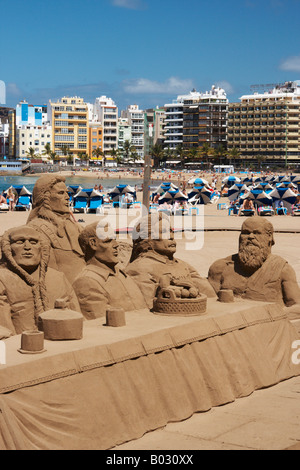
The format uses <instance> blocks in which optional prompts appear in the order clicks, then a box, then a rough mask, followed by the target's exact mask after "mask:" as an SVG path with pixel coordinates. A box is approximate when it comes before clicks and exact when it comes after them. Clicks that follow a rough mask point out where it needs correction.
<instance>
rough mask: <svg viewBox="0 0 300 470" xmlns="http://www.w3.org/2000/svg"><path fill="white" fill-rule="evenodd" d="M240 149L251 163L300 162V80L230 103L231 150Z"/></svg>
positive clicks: (245, 96) (243, 156)
mask: <svg viewBox="0 0 300 470" xmlns="http://www.w3.org/2000/svg"><path fill="white" fill-rule="evenodd" d="M232 148H236V149H238V150H239V152H240V154H241V159H242V160H243V161H244V162H245V163H246V162H248V163H251V161H253V160H255V159H256V158H257V157H258V156H260V157H263V159H264V160H265V164H268V162H269V163H272V164H277V165H281V166H285V165H286V164H287V163H293V164H299V163H300V81H294V82H285V83H284V84H278V85H276V86H275V87H274V88H272V89H270V90H268V91H266V92H264V93H258V92H256V93H253V94H249V95H244V96H242V97H241V98H240V102H239V103H230V105H229V111H228V149H229V150H230V149H232Z"/></svg>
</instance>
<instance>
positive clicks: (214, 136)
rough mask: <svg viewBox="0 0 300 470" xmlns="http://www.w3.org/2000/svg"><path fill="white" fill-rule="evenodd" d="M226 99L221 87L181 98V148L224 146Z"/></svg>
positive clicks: (213, 87)
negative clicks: (205, 145) (205, 144)
mask: <svg viewBox="0 0 300 470" xmlns="http://www.w3.org/2000/svg"><path fill="white" fill-rule="evenodd" d="M227 111H228V99H227V96H226V93H225V91H224V90H223V89H222V88H217V87H215V86H212V88H211V90H210V91H206V92H205V93H199V94H196V93H191V95H190V96H187V97H185V98H184V100H183V139H182V140H183V149H184V150H189V149H192V148H198V147H199V146H200V147H201V146H202V145H203V144H204V143H207V144H208V145H209V146H210V147H211V148H216V147H218V146H220V145H221V146H223V147H224V148H225V147H226V137H227V136H226V127H227Z"/></svg>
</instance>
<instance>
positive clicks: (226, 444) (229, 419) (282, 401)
mask: <svg viewBox="0 0 300 470" xmlns="http://www.w3.org/2000/svg"><path fill="white" fill-rule="evenodd" d="M222 202H226V200H225V199H224V201H223V199H222ZM27 217H28V212H13V213H1V214H0V221H1V225H0V226H1V229H0V232H1V233H0V235H2V234H3V232H4V231H5V230H6V229H8V228H10V227H14V226H19V225H23V224H25V223H26V220H27ZM178 217H180V216H177V217H174V226H175V228H176V226H177V225H178V226H179V225H181V224H180V219H179V218H178ZM75 218H76V219H77V220H80V221H81V222H80V224H81V225H82V226H85V225H88V224H90V223H92V222H94V221H96V220H98V219H99V216H97V215H96V214H75ZM180 218H181V217H180ZM268 219H269V220H270V221H271V222H272V224H273V226H274V230H275V235H274V236H275V245H274V247H273V253H275V254H279V255H281V256H282V257H284V258H285V259H286V260H287V261H288V262H289V263H290V264H291V266H292V267H293V268H294V269H295V271H296V275H297V279H298V282H299V283H300V256H299V255H300V248H299V247H300V220H299V219H298V218H297V217H292V216H273V217H268ZM244 220H245V218H244V217H236V216H229V215H228V211H227V210H218V209H217V205H216V204H209V205H206V206H205V207H204V215H203V217H202V221H201V223H202V228H203V232H202V235H203V238H202V239H200V244H199V246H198V248H197V249H195V250H191V249H190V240H189V239H187V238H186V237H185V236H183V235H182V234H181V235H180V236H179V238H178V239H177V257H178V258H181V259H183V260H185V261H187V262H189V263H190V264H191V265H193V266H194V267H195V268H196V269H197V270H198V271H199V273H200V274H201V275H202V276H207V273H208V269H209V266H210V265H211V264H212V263H213V262H214V261H215V260H216V259H219V258H223V257H225V256H228V255H230V254H233V253H235V252H236V251H237V248H238V239H239V232H240V228H241V225H242V223H243V221H244ZM125 242H128V243H130V237H129V238H128V240H125ZM291 352H292V351H291ZM262 360H263V358H262ZM299 394H300V377H296V378H293V379H290V380H287V381H285V382H281V383H279V384H278V385H275V386H273V387H271V388H268V389H264V390H258V391H256V392H254V393H253V394H251V395H250V396H249V397H245V398H241V399H237V400H236V401H234V402H233V403H229V404H227V405H224V406H220V407H217V408H213V409H211V410H210V411H207V412H205V413H197V414H195V415H193V416H191V417H190V418H189V419H187V420H186V421H182V422H179V423H169V424H168V425H167V426H166V427H164V428H163V429H158V430H156V431H153V432H149V433H147V434H145V435H144V436H143V437H141V438H140V439H137V440H135V441H130V442H128V443H125V444H122V445H120V446H117V447H115V448H114V449H113V450H116V451H117V450H120V451H121V450H126V451H128V450H132V451H138V450H147V449H148V450H195V451H196V450H249V449H253V450H283V449H288V448H295V449H296V448H298V449H300V425H299V423H300V401H299V396H300V395H299Z"/></svg>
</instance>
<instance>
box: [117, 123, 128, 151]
mask: <svg viewBox="0 0 300 470" xmlns="http://www.w3.org/2000/svg"><path fill="white" fill-rule="evenodd" d="M126 140H128V142H130V143H131V126H130V124H129V122H128V119H126V118H122V117H119V119H118V149H119V150H120V151H121V152H122V153H123V154H124V143H125V142H126Z"/></svg>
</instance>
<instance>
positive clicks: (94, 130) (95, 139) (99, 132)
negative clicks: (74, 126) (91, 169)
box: [88, 122, 103, 160]
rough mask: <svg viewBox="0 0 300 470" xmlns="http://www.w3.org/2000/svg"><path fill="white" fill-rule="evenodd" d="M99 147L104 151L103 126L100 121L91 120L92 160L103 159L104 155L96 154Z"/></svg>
mask: <svg viewBox="0 0 300 470" xmlns="http://www.w3.org/2000/svg"><path fill="white" fill-rule="evenodd" d="M97 149H99V150H100V151H101V152H103V127H102V124H101V123H100V122H90V123H89V146H88V155H89V157H90V158H91V160H102V158H103V156H101V155H100V154H99V155H98V156H97V155H96V154H95V151H96V150H97Z"/></svg>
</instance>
